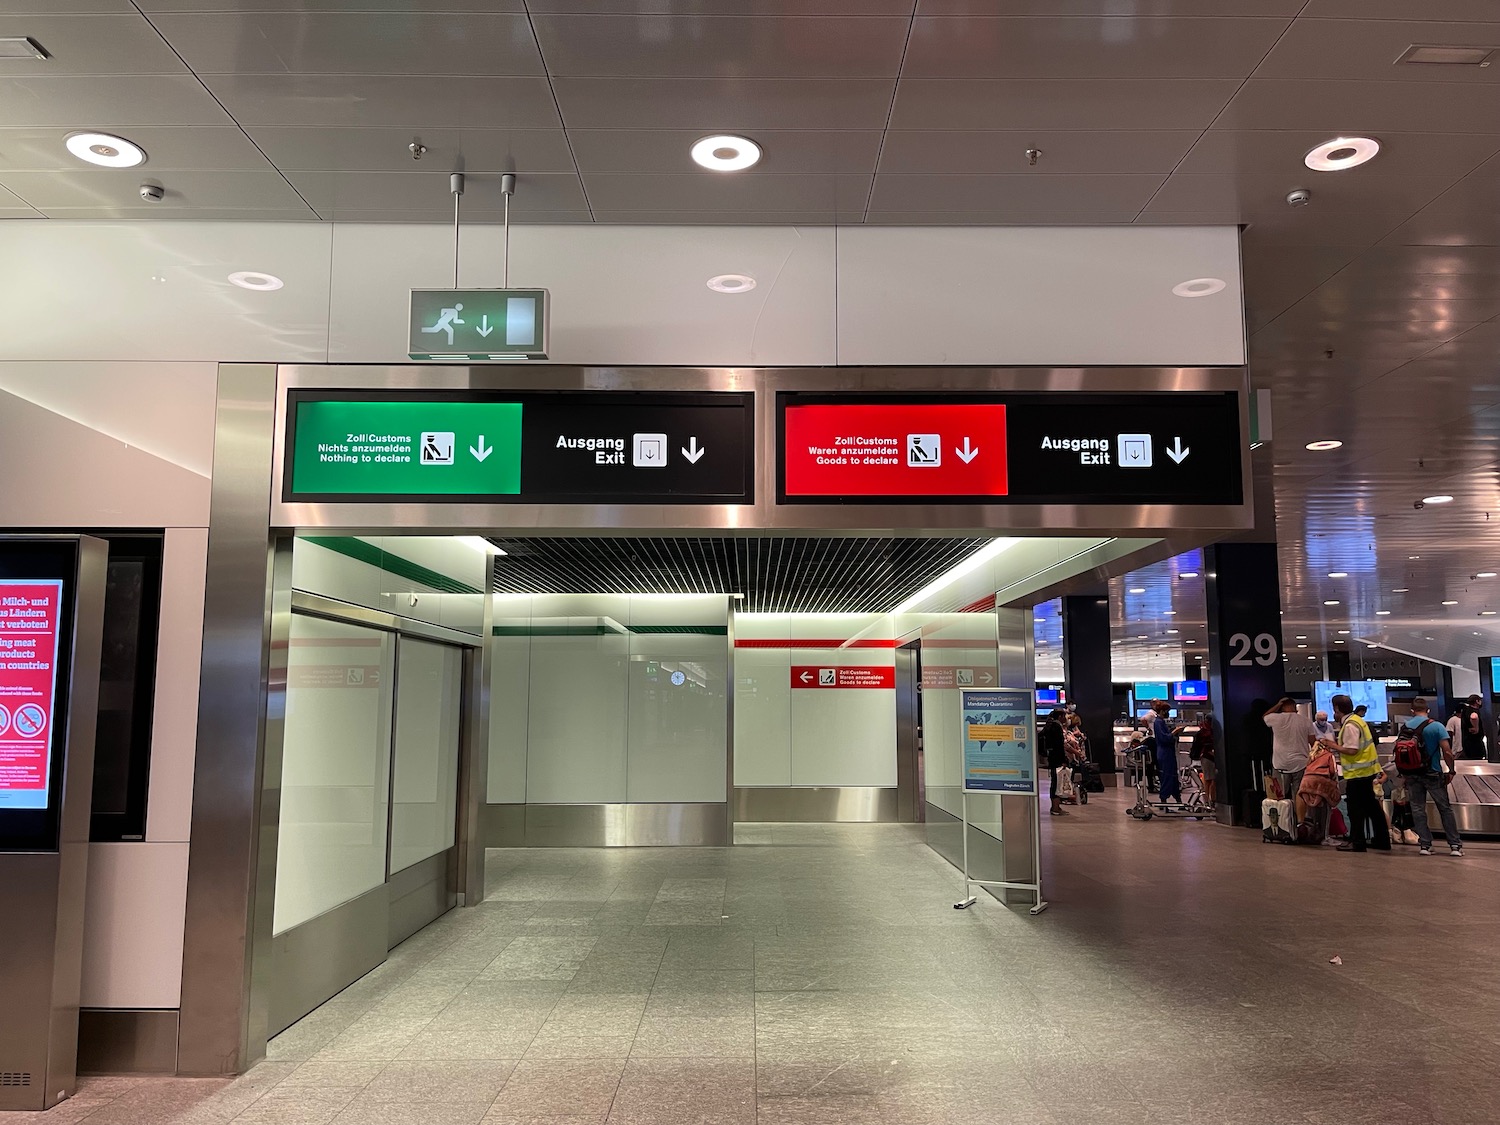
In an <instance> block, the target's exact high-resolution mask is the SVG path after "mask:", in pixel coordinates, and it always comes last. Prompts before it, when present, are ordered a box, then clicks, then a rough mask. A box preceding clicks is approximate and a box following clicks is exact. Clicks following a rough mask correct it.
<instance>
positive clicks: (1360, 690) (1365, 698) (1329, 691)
mask: <svg viewBox="0 0 1500 1125" xmlns="http://www.w3.org/2000/svg"><path fill="white" fill-rule="evenodd" d="M1335 695H1347V696H1348V697H1349V698H1350V699H1352V700H1353V701H1354V706H1355V707H1359V706H1361V705H1364V706H1365V707H1368V708H1369V710H1368V711H1367V712H1365V721H1366V722H1370V723H1384V722H1388V721H1389V720H1390V717H1391V716H1390V709H1389V708H1388V707H1387V705H1386V695H1385V681H1384V680H1318V681H1316V682H1315V683H1314V684H1313V703H1314V710H1316V711H1327V712H1328V717H1329V718H1330V719H1331V718H1333V697H1334V696H1335Z"/></svg>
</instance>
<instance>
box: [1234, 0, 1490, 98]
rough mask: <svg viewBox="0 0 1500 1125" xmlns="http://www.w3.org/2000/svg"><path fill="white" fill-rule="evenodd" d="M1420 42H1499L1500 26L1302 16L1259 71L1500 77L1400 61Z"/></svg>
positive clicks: (1411, 78) (1432, 78)
mask: <svg viewBox="0 0 1500 1125" xmlns="http://www.w3.org/2000/svg"><path fill="white" fill-rule="evenodd" d="M1413 7H1418V6H1417V5H1413ZM1422 7H1425V5H1422ZM1419 43H1420V44H1441V45H1442V46H1445V47H1500V28H1497V27H1496V26H1495V24H1494V23H1493V22H1491V23H1439V22H1436V21H1430V20H1429V21H1417V20H1409V21H1408V20H1372V19H1343V20H1339V19H1305V20H1298V21H1297V22H1296V23H1295V24H1294V25H1293V26H1292V27H1291V28H1289V29H1288V30H1287V33H1286V34H1285V35H1283V36H1282V37H1281V39H1280V40H1278V41H1277V43H1276V46H1275V47H1274V48H1273V49H1272V50H1271V52H1270V54H1268V55H1267V56H1266V58H1265V61H1263V62H1262V63H1261V64H1260V67H1259V68H1258V69H1257V71H1256V74H1257V75H1259V76H1260V77H1262V78H1322V79H1326V78H1370V79H1375V80H1377V81H1397V82H1475V83H1491V84H1493V83H1500V74H1497V73H1496V71H1495V69H1494V68H1493V67H1478V66H1423V65H1412V64H1410V63H1403V64H1400V65H1397V64H1396V60H1397V59H1398V58H1399V57H1400V56H1401V54H1402V52H1404V51H1405V50H1406V49H1407V48H1408V47H1410V46H1412V45H1413V44H1419Z"/></svg>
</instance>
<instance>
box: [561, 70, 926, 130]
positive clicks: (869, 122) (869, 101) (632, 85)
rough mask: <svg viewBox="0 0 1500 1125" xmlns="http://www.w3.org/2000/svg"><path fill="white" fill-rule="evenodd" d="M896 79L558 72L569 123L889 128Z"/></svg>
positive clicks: (580, 126)
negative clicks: (592, 75) (603, 75)
mask: <svg viewBox="0 0 1500 1125" xmlns="http://www.w3.org/2000/svg"><path fill="white" fill-rule="evenodd" d="M895 85H896V84H895V81H894V80H893V79H878V78H875V79H871V78H830V79H793V78H744V79H733V78H724V79H708V78H557V79H554V80H553V82H552V89H553V91H554V92H555V93H556V95H557V104H558V106H559V108H560V109H561V110H562V116H563V120H564V121H565V122H566V123H567V126H568V129H569V130H572V129H700V130H702V131H703V132H704V133H721V132H723V133H735V132H741V133H742V132H747V131H749V132H754V131H756V130H761V129H772V130H775V129H813V130H823V131H844V130H861V129H882V128H884V127H885V121H886V117H887V115H888V114H889V112H890V107H891V92H892V91H893V90H894V89H895Z"/></svg>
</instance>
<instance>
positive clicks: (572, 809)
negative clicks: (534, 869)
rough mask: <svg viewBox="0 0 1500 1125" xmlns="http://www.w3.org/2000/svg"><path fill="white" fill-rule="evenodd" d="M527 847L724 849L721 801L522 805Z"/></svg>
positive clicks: (725, 818) (725, 832) (725, 837)
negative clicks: (650, 803)
mask: <svg viewBox="0 0 1500 1125" xmlns="http://www.w3.org/2000/svg"><path fill="white" fill-rule="evenodd" d="M525 809H526V812H525V817H526V824H525V837H524V839H525V846H526V847H528V848H663V847H699V848H721V847H727V846H728V845H729V843H730V840H731V835H730V831H729V816H728V810H727V808H726V805H725V802H715V803H705V804H687V803H683V804H656V805H624V804H610V805H526V806H525Z"/></svg>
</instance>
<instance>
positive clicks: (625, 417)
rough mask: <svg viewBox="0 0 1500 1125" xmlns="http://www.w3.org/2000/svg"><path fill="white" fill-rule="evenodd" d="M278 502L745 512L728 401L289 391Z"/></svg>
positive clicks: (740, 413)
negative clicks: (700, 506) (715, 507)
mask: <svg viewBox="0 0 1500 1125" xmlns="http://www.w3.org/2000/svg"><path fill="white" fill-rule="evenodd" d="M282 479H283V486H282V498H283V500H285V501H288V502H295V501H312V502H330V501H370V502H379V501H394V500H421V501H425V502H428V503H444V502H447V503H460V502H466V501H480V502H483V503H490V504H507V503H510V504H516V503H523V504H524V503H551V504H561V503H579V504H588V503H620V504H692V503H723V504H750V503H754V500H755V491H754V490H755V484H754V481H755V412H754V396H753V395H750V394H746V393H739V392H703V393H682V394H678V393H655V392H652V393H639V394H619V393H614V392H570V391H555V392H554V391H526V392H511V393H499V394H492V395H486V394H483V393H476V392H472V391H464V392H371V393H364V392H354V391H291V392H288V395H287V435H286V464H285V466H284V472H283V477H282Z"/></svg>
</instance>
